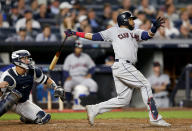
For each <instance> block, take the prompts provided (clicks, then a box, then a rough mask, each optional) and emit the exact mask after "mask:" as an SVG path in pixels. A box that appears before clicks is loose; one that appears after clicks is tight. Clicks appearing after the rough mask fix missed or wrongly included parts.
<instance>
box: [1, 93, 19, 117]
mask: <svg viewBox="0 0 192 131" xmlns="http://www.w3.org/2000/svg"><path fill="white" fill-rule="evenodd" d="M21 97H22V95H21V93H20V92H18V91H16V90H14V89H13V90H12V91H10V92H9V93H8V94H7V95H6V96H5V97H4V98H3V99H2V100H1V101H0V117H1V116H2V115H3V114H5V113H6V112H7V111H8V110H10V109H11V107H12V106H13V105H14V104H15V103H17V102H18V100H19V99H20V98H21Z"/></svg>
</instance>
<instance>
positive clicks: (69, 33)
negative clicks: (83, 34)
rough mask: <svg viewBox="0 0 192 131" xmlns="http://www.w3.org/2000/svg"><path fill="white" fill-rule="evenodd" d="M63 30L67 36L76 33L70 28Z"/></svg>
mask: <svg viewBox="0 0 192 131" xmlns="http://www.w3.org/2000/svg"><path fill="white" fill-rule="evenodd" d="M64 32H65V35H66V36H67V37H69V36H72V35H75V34H76V32H75V31H72V30H71V29H67V30H66V31H64Z"/></svg>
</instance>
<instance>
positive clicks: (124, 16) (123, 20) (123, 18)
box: [117, 11, 137, 27]
mask: <svg viewBox="0 0 192 131" xmlns="http://www.w3.org/2000/svg"><path fill="white" fill-rule="evenodd" d="M129 18H132V19H133V20H135V19H137V17H135V16H133V15H132V13H131V12H129V11H126V12H123V13H121V14H119V15H118V16H117V23H118V25H119V27H120V26H121V25H125V26H129V22H128V19H129Z"/></svg>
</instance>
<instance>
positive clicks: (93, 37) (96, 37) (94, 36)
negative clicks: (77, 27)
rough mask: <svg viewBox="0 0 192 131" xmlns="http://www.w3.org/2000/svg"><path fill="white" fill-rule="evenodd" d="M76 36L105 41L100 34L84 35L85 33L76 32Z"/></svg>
mask: <svg viewBox="0 0 192 131" xmlns="http://www.w3.org/2000/svg"><path fill="white" fill-rule="evenodd" d="M75 35H76V36H79V37H81V38H85V39H88V40H93V41H104V40H103V38H102V36H101V35H100V33H95V34H92V33H84V32H75Z"/></svg>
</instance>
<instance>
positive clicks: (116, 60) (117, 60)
mask: <svg viewBox="0 0 192 131" xmlns="http://www.w3.org/2000/svg"><path fill="white" fill-rule="evenodd" d="M125 61H126V62H127V63H131V62H130V61H128V60H125ZM115 62H119V59H115Z"/></svg>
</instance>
